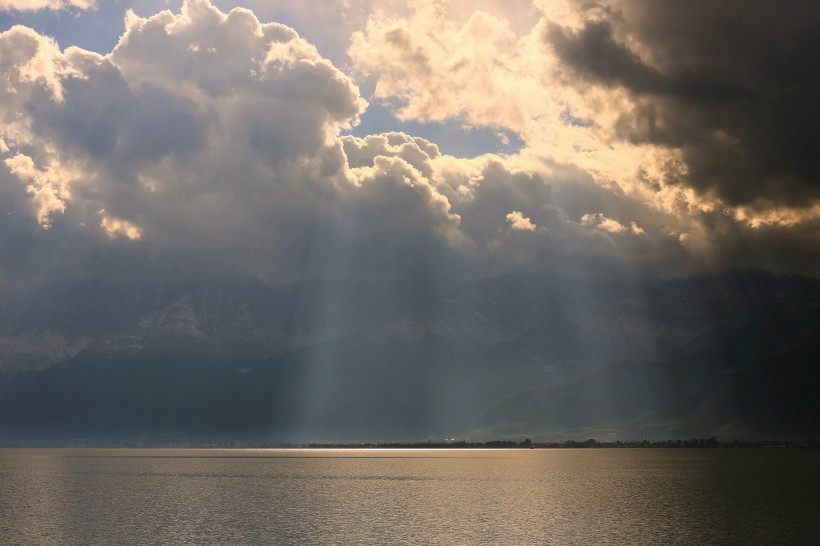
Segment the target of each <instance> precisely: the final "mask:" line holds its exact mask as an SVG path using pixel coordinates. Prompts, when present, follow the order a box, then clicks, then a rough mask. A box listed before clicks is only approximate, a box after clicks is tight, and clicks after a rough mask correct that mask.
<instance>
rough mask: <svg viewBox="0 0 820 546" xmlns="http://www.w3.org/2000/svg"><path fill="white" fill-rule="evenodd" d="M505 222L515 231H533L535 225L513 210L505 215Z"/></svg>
mask: <svg viewBox="0 0 820 546" xmlns="http://www.w3.org/2000/svg"><path fill="white" fill-rule="evenodd" d="M507 221H508V222H509V223H510V227H511V228H512V229H514V230H517V231H535V224H533V223H532V220H530V219H529V218H527V217H526V216H524V215H523V214H521V212H519V211H517V210H514V211H512V212H511V213H509V214H508V215H507Z"/></svg>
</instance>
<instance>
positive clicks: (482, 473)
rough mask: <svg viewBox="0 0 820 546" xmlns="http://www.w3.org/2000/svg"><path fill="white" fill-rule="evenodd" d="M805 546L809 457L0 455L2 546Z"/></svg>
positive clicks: (813, 496)
mask: <svg viewBox="0 0 820 546" xmlns="http://www.w3.org/2000/svg"><path fill="white" fill-rule="evenodd" d="M146 543H150V544H157V543H164V544H212V543H220V544H704V543H707V544H708V543H716V544H817V543H820V452H818V451H816V450H809V449H768V450H767V449H711V450H710V449H583V450H559V449H554V450H553V449H548V450H547V449H545V450H539V449H534V450H370V449H368V450H297V449H288V450H281V449H280V450H277V449H271V450H268V449H256V450H250V449H249V450H241V449H236V450H222V449H220V450H202V449H158V450H149V449H145V450H139V449H8V450H0V544H78V545H79V544H146Z"/></svg>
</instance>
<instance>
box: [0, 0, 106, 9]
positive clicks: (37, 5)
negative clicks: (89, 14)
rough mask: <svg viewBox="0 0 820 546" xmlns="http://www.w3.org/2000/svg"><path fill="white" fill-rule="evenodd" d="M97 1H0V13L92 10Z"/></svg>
mask: <svg viewBox="0 0 820 546" xmlns="http://www.w3.org/2000/svg"><path fill="white" fill-rule="evenodd" d="M96 5H97V0H0V11H10V10H17V11H28V10H41V9H47V10H52V11H57V10H61V9H66V8H77V9H92V8H94V7H96Z"/></svg>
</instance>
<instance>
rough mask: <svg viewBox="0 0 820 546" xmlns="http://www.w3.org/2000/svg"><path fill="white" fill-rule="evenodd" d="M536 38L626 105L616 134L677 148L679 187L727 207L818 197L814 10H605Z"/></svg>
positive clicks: (705, 6)
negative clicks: (682, 183)
mask: <svg viewBox="0 0 820 546" xmlns="http://www.w3.org/2000/svg"><path fill="white" fill-rule="evenodd" d="M608 8H609V9H607V10H601V9H595V10H594V12H593V13H594V17H593V18H591V19H590V20H588V21H587V22H586V23H585V24H584V26H583V27H582V28H580V29H577V30H573V29H569V28H563V27H560V26H558V25H557V24H551V25H549V27H548V30H547V32H546V34H545V39H546V41H547V42H548V44H549V45H550V46H551V47H552V48H553V50H554V51H555V53H556V54H557V55H558V57H559V58H560V59H561V61H562V62H563V63H565V64H566V66H568V67H570V68H571V69H572V70H573V71H574V73H575V74H576V75H577V76H578V77H579V78H582V79H583V80H586V81H587V82H589V83H594V84H598V85H604V86H608V87H621V88H624V89H627V90H628V91H630V92H631V93H632V94H633V96H634V97H635V102H634V105H633V108H632V109H631V110H630V111H627V112H624V114H623V115H622V117H621V121H620V123H619V125H618V130H619V133H620V135H621V137H622V138H624V139H627V140H629V141H632V142H649V143H654V144H659V145H662V146H668V147H673V148H678V149H680V150H682V151H683V154H684V155H683V157H684V159H685V162H686V164H687V165H688V168H689V175H688V177H687V178H686V183H687V184H689V185H691V186H692V187H694V188H696V189H697V190H699V191H700V192H702V193H704V194H706V193H707V192H710V191H713V192H715V193H716V195H717V196H718V197H720V198H721V199H722V200H723V201H724V202H726V203H727V204H729V205H743V206H751V207H753V208H757V209H766V208H769V207H772V206H789V207H796V208H800V207H810V206H812V205H813V203H815V202H816V201H817V200H818V199H820V155H818V154H817V153H816V150H817V147H818V145H820V107H818V105H817V97H818V96H820V57H818V56H817V55H816V54H815V53H814V52H816V51H818V50H820V4H818V3H817V2H813V1H802V2H801V1H789V2H774V1H766V2H739V1H729V2H707V1H701V0H697V1H693V2H631V1H623V2H617V1H615V2H611V3H610V4H609V5H608Z"/></svg>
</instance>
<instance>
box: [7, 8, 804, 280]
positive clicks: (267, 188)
mask: <svg viewBox="0 0 820 546" xmlns="http://www.w3.org/2000/svg"><path fill="white" fill-rule="evenodd" d="M468 4H469V3H466V2H457V1H455V0H453V1H448V2H437V3H427V4H424V3H410V4H404V3H403V2H401V3H391V4H389V5H388V4H385V5H383V6H381V7H380V9H377V10H373V9H371V8H372V7H373V6H372V3H370V2H366V1H364V0H362V1H361V2H348V3H347V4H346V5H345V6H341V5H337V6H335V8H334V9H335V10H337V11H334V12H333V13H334V14H335V15H333V17H337V15H338V17H339V18H340V19H339V20H340V21H341V20H344V21H345V25H346V26H345V27H344V28H345V29H346V30H345V32H349V31H351V30H352V29H354V28H356V27H357V26H361V25H364V26H363V28H360V29H359V32H354V33H353V36H352V42H351V47H350V50H349V53H350V62H351V65H350V66H351V72H350V73H349V74H348V73H345V72H343V71H342V70H340V69H339V68H338V66H337V65H334V64H333V63H331V62H330V61H329V60H328V59H327V58H325V57H324V56H323V55H322V54H320V53H319V50H317V48H316V47H315V46H314V45H313V44H312V43H310V42H308V41H307V40H306V39H304V38H302V37H301V36H300V35H299V34H298V33H297V32H296V31H295V30H293V29H292V28H290V27H288V26H286V25H283V24H279V23H262V22H260V20H259V19H258V18H257V15H256V14H255V13H254V12H251V11H250V10H247V9H241V8H236V9H233V10H231V11H229V12H227V13H225V12H223V11H221V10H220V9H218V8H217V7H215V6H214V5H213V4H212V3H210V2H208V1H206V0H188V1H186V2H184V3H183V5H182V8H181V9H180V10H179V12H178V13H174V12H171V11H162V12H159V13H156V14H153V15H151V16H146V17H140V16H138V15H136V14H135V13H134V12H129V13H128V14H127V16H126V18H125V25H126V26H125V31H124V33H123V35H122V36H121V37H120V39H119V41H118V44H117V45H116V47H115V48H114V49H113V51H111V52H110V53H108V54H105V55H100V54H97V53H93V52H89V51H85V50H82V49H79V48H77V47H70V46H69V47H67V48H64V49H63V48H61V47H60V46H59V45H58V44H57V43H56V42H55V41H54V40H52V39H50V38H48V37H46V36H43V35H42V34H40V33H37V32H35V31H33V30H31V29H29V28H26V27H23V26H16V27H13V28H11V29H9V30H8V31H6V32H3V33H0V118H2V120H3V122H2V124H0V159H2V162H0V229H2V230H3V233H4V240H3V243H2V244H0V270H2V271H1V272H0V276H2V278H3V279H4V280H5V281H6V282H10V281H9V279H18V280H20V282H29V281H30V279H35V278H36V279H40V278H45V277H48V276H51V277H55V278H56V277H61V276H68V277H83V276H94V275H100V274H103V273H105V272H108V273H107V274H110V275H135V276H139V275H144V276H152V275H153V276H155V275H164V276H174V275H194V274H203V272H205V271H208V272H213V274H221V273H224V274H251V275H257V276H260V277H262V278H265V279H269V280H274V281H280V280H290V279H295V278H304V277H312V278H316V277H328V276H332V277H344V276H368V275H369V276H381V277H385V276H403V275H410V276H416V277H417V278H429V277H430V275H434V276H440V277H447V278H449V279H458V278H463V277H467V276H473V277H477V276H486V275H491V274H496V273H503V272H507V271H515V270H522V269H523V270H536V271H559V270H560V271H561V272H564V273H567V274H587V273H586V272H588V271H598V272H600V273H599V274H607V275H609V274H618V273H617V272H618V271H623V272H624V274H627V273H628V274H647V275H654V274H673V273H680V272H686V271H696V270H699V269H700V270H702V269H705V268H707V269H712V268H722V267H730V266H733V265H760V266H765V267H768V268H774V269H778V268H779V269H781V270H782V269H786V270H793V271H802V272H806V271H814V270H818V269H817V268H818V263H817V258H816V253H815V252H813V251H814V249H816V248H817V244H818V240H817V236H816V231H815V230H816V227H817V217H818V210H820V208H818V207H820V205H818V203H820V200H818V198H817V197H816V196H815V187H814V185H815V182H813V181H814V180H815V179H813V178H811V177H810V176H809V174H810V172H809V170H810V167H811V161H812V159H811V157H809V155H807V154H804V156H805V157H803V156H801V155H799V154H800V153H802V152H799V149H795V150H786V149H785V148H784V147H783V143H784V142H786V141H789V142H791V141H794V139H795V138H796V137H795V135H796V134H797V133H800V132H801V131H802V134H804V135H805V137H806V141H807V143H811V142H816V141H817V140H816V139H815V138H814V136H813V134H812V131H813V129H812V128H811V126H803V125H801V124H802V121H794V119H793V118H796V117H797V116H796V115H795V114H793V113H792V112H791V111H789V110H788V109H787V108H786V104H785V103H781V102H779V101H781V98H782V97H781V95H783V94H784V93H785V94H787V95H789V96H790V97H792V98H796V99H798V100H797V102H796V103H795V104H796V105H798V106H799V105H803V106H804V107H805V111H806V117H807V118H808V119H813V115H814V114H813V113H812V111H809V108H808V102H807V101H808V95H806V96H804V95H803V93H804V92H806V93H807V92H808V91H807V90H808V89H810V88H811V85H810V84H809V83H805V82H810V81H811V71H810V70H808V69H804V68H801V67H798V66H797V65H794V66H793V67H792V68H793V69H794V70H795V71H796V72H794V73H792V74H779V73H778V72H776V71H775V70H774V68H773V67H768V68H767V66H768V65H767V66H763V65H766V62H769V61H766V62H764V61H763V60H765V59H768V57H767V55H769V56H771V55H773V53H772V51H771V50H770V49H769V48H767V47H762V46H760V47H757V46H755V47H752V46H749V45H746V44H747V42H748V39H747V40H746V41H744V39H742V38H743V37H744V36H747V35H746V34H743V32H746V31H745V30H744V29H745V28H746V27H744V26H743V25H741V26H740V27H738V28H737V29H736V28H735V27H731V28H730V32H731V34H732V36H736V37H737V39H738V40H739V41H738V43H739V44H741V45H745V47H748V48H749V49H750V51H749V54H750V55H751V54H752V53H754V55H752V57H753V58H751V59H742V60H739V61H737V64H736V65H733V64H732V63H731V59H732V53H731V51H728V50H727V49H726V48H725V47H723V48H722V47H720V44H719V43H717V42H715V41H716V40H718V36H717V35H716V34H715V35H713V33H717V30H716V29H713V28H712V25H713V22H712V21H711V19H709V17H707V18H706V21H705V23H704V26H703V28H702V29H701V32H703V33H705V35H704V36H705V37H704V40H705V41H706V42H709V43H711V42H715V44H714V45H715V47H716V49H715V57H714V58H712V57H711V56H710V55H709V54H707V50H705V49H704V48H703V47H702V46H701V45H700V44H690V43H689V42H688V41H687V40H688V38H687V36H688V34H687V33H688V32H693V30H692V28H693V27H690V26H686V25H685V24H684V23H683V22H676V21H675V20H672V19H669V18H668V17H667V15H666V14H665V13H660V12H657V11H656V10H654V9H653V8H651V7H646V6H642V5H640V4H633V3H631V2H617V3H611V4H610V5H609V6H608V7H606V6H601V5H598V7H597V8H595V9H590V8H589V6H588V4H585V3H573V2H567V3H562V4H556V3H549V5H546V4H544V5H542V4H541V3H535V4H533V6H530V5H529V4H528V3H526V2H520V3H514V4H511V7H510V8H509V11H508V12H505V11H504V5H502V4H503V3H500V2H491V1H489V0H487V1H485V2H481V6H480V7H481V10H479V11H477V10H476V9H474V8H475V6H470V5H468ZM260 6H261V4H260ZM283 6H285V4H282V5H281V6H279V8H277V9H285V8H284V7H283ZM260 9H265V8H260ZM267 9H269V10H270V9H273V8H271V7H269V8H267ZM305 9H307V8H305ZM720 10H723V8H722V7H721V8H720ZM758 15H759V14H757V15H754V17H752V19H756V18H758ZM680 16H681V17H682V18H684V19H685V20H687V21H688V20H689V19H687V17H688V16H687V15H686V14H683V13H681V14H680ZM297 19H298V18H297ZM653 22H658V24H659V25H660V28H665V29H666V31H667V32H668V34H669V38H668V40H667V39H666V38H664V34H663V33H658V32H657V31H656V29H655V27H653ZM691 24H692V25H694V24H695V23H694V20H693V21H692V22H691ZM795 24H796V25H797V26H796V27H795V28H796V29H797V30H796V34H795V40H796V42H795V43H794V44H795V45H794V47H796V44H799V43H803V42H806V41H808V42H810V41H811V39H812V35H811V34H810V33H808V30H805V32H804V31H802V30H800V29H801V28H802V29H808V28H809V26H806V25H805V24H802V23H801V24H797V23H795ZM679 25H680V28H679ZM781 27H782V25H781V24H780V23H779V22H778V23H777V24H775V25H774V26H773V28H772V29H767V28H766V27H765V25H762V23H759V24H758V27H754V28H758V30H759V31H760V32H765V33H769V34H770V35H771V36H772V40H774V43H778V44H779V43H781V42H783V44H784V45H783V46H782V47H783V48H785V47H786V42H785V36H786V34H785V30H784V29H783V28H781ZM336 31H338V32H340V33H341V32H342V30H339V29H336V30H335V31H334V32H336ZM741 31H743V32H741ZM769 34H767V35H769ZM340 39H341V38H339V37H338V36H336V37H333V40H340ZM778 40H779V41H778ZM801 40H803V42H801ZM784 51H786V49H784ZM755 56H756V58H757V61H755V60H754V58H755ZM761 59H763V60H761ZM807 62H809V63H811V62H812V61H807ZM761 63H762V64H761ZM798 69H800V70H802V72H799V73H798V72H797V71H798ZM362 73H364V74H366V75H367V77H366V78H363V79H361V80H360V81H361V82H362V87H361V89H366V88H370V86H371V84H372V83H374V82H375V86H376V87H375V96H374V97H364V96H362V91H361V89H360V87H359V86H358V85H357V84H356V82H355V80H354V78H359V77H362ZM764 76H765V77H769V80H766V81H769V82H773V85H774V87H772V88H771V89H769V90H768V91H767V89H768V88H765V89H764V88H763V87H761V85H762V84H761V83H760V81H759V80H758V78H759V77H764ZM772 78H774V79H772ZM778 78H779V79H778ZM789 82H791V83H793V84H794V85H791V84H790V83H789ZM769 91H771V92H772V93H770V94H768V95H767V93H768V92H769ZM772 97H774V98H772ZM366 99H370V100H375V101H382V102H384V104H386V105H388V107H391V108H393V109H394V110H393V111H394V112H395V113H396V114H397V115H398V116H399V117H402V118H406V119H408V120H415V121H425V122H435V123H456V124H461V125H465V126H486V127H492V128H493V129H494V130H495V129H498V130H505V131H513V132H515V133H517V134H518V135H519V136H520V138H521V139H523V141H524V147H523V149H521V150H520V152H517V153H515V154H507V155H503V154H495V155H494V154H486V155H481V156H478V157H474V158H471V159H463V158H456V157H453V156H449V155H446V154H444V153H442V152H441V149H440V148H439V147H438V146H437V144H436V143H435V142H431V141H429V140H426V139H423V138H420V137H418V136H413V135H409V134H405V133H401V132H395V131H394V132H387V133H384V134H372V135H366V136H362V137H354V136H351V135H350V132H351V129H352V128H353V127H357V124H358V123H359V118H360V116H361V115H362V114H363V112H365V109H366V108H367V106H368V103H367V100H366ZM801 101H802V102H801ZM778 108H779V110H778ZM780 113H782V114H786V118H788V119H792V120H793V121H794V123H792V122H789V123H786V121H787V119H786V118H784V119H779V118H778V115H779V114H780ZM758 125H760V126H759V127H758ZM361 129H362V128H361V127H359V131H357V133H356V134H361V132H360V131H361ZM766 131H768V134H769V135H770V136H771V135H773V138H772V139H770V140H767V139H766V134H764V133H765V132H766ZM794 131H796V133H794V134H792V132H794ZM798 148H799V147H798ZM807 169H808V170H807ZM801 173H802V174H801ZM778 177H779V178H778ZM522 232H523V233H522ZM5 234H8V237H6V235H5ZM741 249H746V251H743V250H741ZM750 249H751V251H750Z"/></svg>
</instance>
